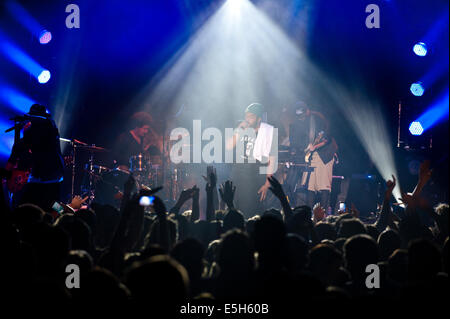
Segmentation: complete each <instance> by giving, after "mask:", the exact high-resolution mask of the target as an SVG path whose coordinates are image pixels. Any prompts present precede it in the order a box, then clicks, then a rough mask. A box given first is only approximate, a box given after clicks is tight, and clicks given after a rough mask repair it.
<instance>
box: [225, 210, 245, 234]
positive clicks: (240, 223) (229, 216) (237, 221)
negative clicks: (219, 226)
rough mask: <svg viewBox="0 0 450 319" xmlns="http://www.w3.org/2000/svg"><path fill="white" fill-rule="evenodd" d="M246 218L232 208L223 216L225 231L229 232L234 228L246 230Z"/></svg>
mask: <svg viewBox="0 0 450 319" xmlns="http://www.w3.org/2000/svg"><path fill="white" fill-rule="evenodd" d="M244 227H245V219H244V215H243V214H242V213H241V212H240V211H238V210H236V209H230V210H229V211H228V212H227V213H226V215H225V217H224V218H223V231H224V232H227V231H229V230H232V229H233V228H237V229H241V230H244Z"/></svg>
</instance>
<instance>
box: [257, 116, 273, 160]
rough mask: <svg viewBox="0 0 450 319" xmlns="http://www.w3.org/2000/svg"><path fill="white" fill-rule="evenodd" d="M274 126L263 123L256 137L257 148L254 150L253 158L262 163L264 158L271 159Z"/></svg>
mask: <svg viewBox="0 0 450 319" xmlns="http://www.w3.org/2000/svg"><path fill="white" fill-rule="evenodd" d="M272 139H273V126H272V125H270V124H267V123H264V122H261V125H260V126H259V130H258V136H257V137H256V141H255V147H254V148H253V157H254V158H256V159H257V160H258V161H260V162H261V161H262V157H263V156H264V157H269V154H270V149H271V148H272Z"/></svg>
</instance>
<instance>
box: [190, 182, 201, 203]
mask: <svg viewBox="0 0 450 319" xmlns="http://www.w3.org/2000/svg"><path fill="white" fill-rule="evenodd" d="M191 191H192V199H193V200H198V198H199V196H200V189H199V188H198V187H197V185H194V186H192V188H191Z"/></svg>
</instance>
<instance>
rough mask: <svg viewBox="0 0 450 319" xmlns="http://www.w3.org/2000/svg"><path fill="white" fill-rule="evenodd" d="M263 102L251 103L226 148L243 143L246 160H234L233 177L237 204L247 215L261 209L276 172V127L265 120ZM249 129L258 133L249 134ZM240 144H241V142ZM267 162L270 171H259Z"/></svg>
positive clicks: (259, 211)
mask: <svg viewBox="0 0 450 319" xmlns="http://www.w3.org/2000/svg"><path fill="white" fill-rule="evenodd" d="M263 110H264V109H263V106H262V105H261V104H259V103H253V104H250V105H249V106H248V107H247V108H246V110H245V120H244V121H242V122H241V123H240V124H239V125H238V127H237V128H236V130H235V133H234V135H233V136H232V137H231V138H229V139H228V140H227V142H226V149H227V150H231V149H234V148H236V146H237V147H238V148H239V147H242V149H243V150H244V152H243V155H242V156H243V161H240V162H241V163H240V162H238V163H235V164H233V166H232V173H231V176H232V177H231V180H232V181H233V183H234V184H235V185H236V187H237V189H239V192H237V193H236V194H235V204H236V207H238V208H239V209H240V210H241V212H242V213H243V214H244V216H245V217H246V218H249V217H252V216H254V215H255V214H256V213H262V212H263V210H264V209H265V205H264V204H265V199H266V197H267V191H268V189H269V186H270V184H269V182H268V180H267V177H269V176H271V175H272V174H273V173H274V172H275V166H274V165H275V163H276V155H277V152H278V150H277V148H278V147H277V146H278V143H277V141H276V139H277V137H276V136H275V137H274V127H273V126H272V125H269V124H267V123H265V122H263V121H262V115H263ZM247 129H252V130H254V132H255V134H250V135H247V134H245V133H244V132H245V131H246V130H247ZM238 144H241V145H238ZM261 166H267V170H266V171H267V174H261V173H260V167H261Z"/></svg>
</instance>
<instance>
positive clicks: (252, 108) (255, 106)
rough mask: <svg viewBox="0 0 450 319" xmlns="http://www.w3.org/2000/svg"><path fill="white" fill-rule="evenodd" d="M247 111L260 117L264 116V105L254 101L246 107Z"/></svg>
mask: <svg viewBox="0 0 450 319" xmlns="http://www.w3.org/2000/svg"><path fill="white" fill-rule="evenodd" d="M245 113H252V114H255V115H256V116H258V117H262V116H263V113H264V107H263V106H262V104H259V103H252V104H250V105H249V106H247V108H246V109H245Z"/></svg>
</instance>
